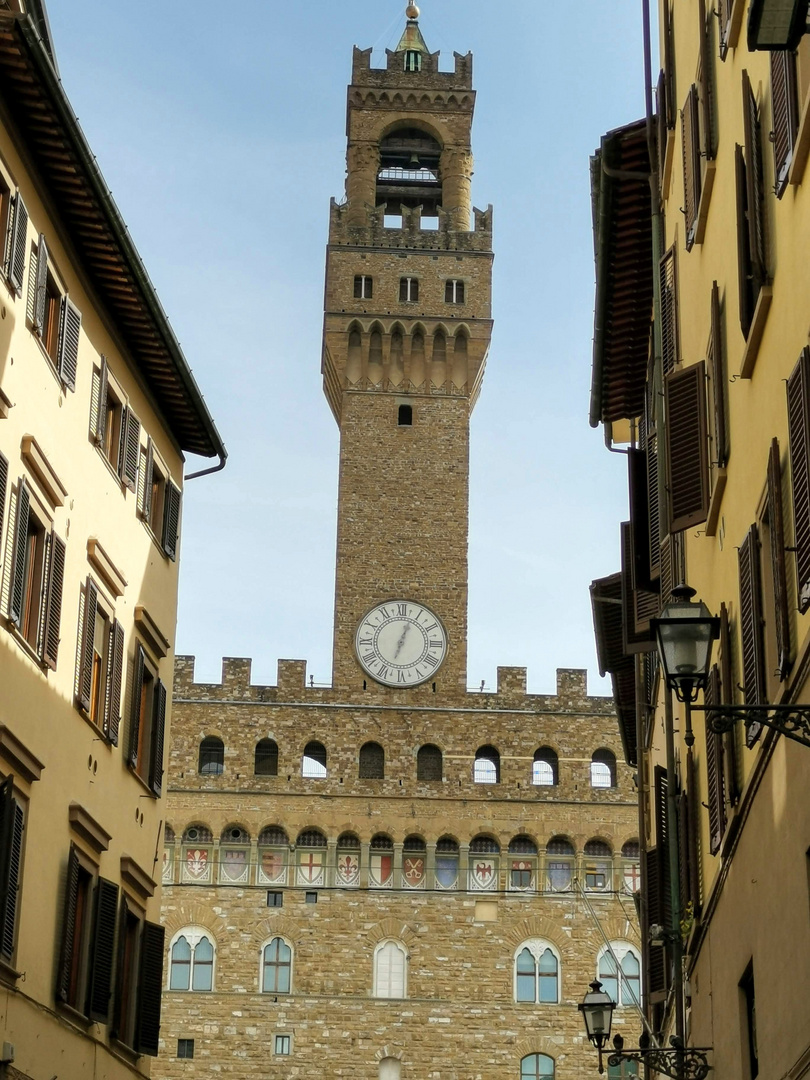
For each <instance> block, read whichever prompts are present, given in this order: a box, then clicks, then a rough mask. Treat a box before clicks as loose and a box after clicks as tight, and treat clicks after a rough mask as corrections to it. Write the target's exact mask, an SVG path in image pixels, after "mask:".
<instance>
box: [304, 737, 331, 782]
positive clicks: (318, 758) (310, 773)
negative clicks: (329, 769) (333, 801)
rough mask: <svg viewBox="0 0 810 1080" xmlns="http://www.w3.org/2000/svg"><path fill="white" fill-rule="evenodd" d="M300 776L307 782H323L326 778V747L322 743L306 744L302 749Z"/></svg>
mask: <svg viewBox="0 0 810 1080" xmlns="http://www.w3.org/2000/svg"><path fill="white" fill-rule="evenodd" d="M301 775H302V776H303V777H306V778H307V779H308V780H323V779H324V778H325V777H326V747H325V746H324V745H323V743H319V742H314V741H313V742H308V743H307V745H306V746H305V747H304V756H303V758H302V760H301Z"/></svg>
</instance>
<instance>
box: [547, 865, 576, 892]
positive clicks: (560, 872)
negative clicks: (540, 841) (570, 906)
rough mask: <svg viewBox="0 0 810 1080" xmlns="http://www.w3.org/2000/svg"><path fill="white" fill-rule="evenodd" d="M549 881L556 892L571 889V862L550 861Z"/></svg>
mask: <svg viewBox="0 0 810 1080" xmlns="http://www.w3.org/2000/svg"><path fill="white" fill-rule="evenodd" d="M548 883H549V885H550V886H551V888H552V889H554V891H555V892H561V891H563V890H565V889H570V887H571V864H570V863H567V862H550V863H549V864H548Z"/></svg>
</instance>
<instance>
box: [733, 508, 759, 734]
mask: <svg viewBox="0 0 810 1080" xmlns="http://www.w3.org/2000/svg"><path fill="white" fill-rule="evenodd" d="M739 567H740V638H741V643H742V663H743V671H742V675H743V686H744V690H745V700H746V702H748V703H751V704H758V703H759V702H761V701H764V700H765V664H764V659H765V658H764V643H763V639H762V591H761V586H760V575H759V533H758V530H757V526H756V524H754V525H752V526H751V528H750V529H749V530H748V532H747V533H746V536H745V540H743V542H742V544H741V546H740V551H739ZM761 728H762V725H761V724H759V723H758V722H757V721H753V722H751V723H750V724H749V725H748V727H747V730H746V738H745V741H746V744H747V745H748V746H752V745H753V744H754V743H755V742H756V740H757V738H758V737H759V733H760V731H761Z"/></svg>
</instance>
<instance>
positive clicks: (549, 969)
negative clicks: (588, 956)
mask: <svg viewBox="0 0 810 1080" xmlns="http://www.w3.org/2000/svg"><path fill="white" fill-rule="evenodd" d="M559 1000H560V957H559V954H558V953H557V950H556V949H555V948H554V946H553V945H550V944H549V943H548V942H547V941H542V940H541V939H539V938H533V939H532V940H531V941H524V942H523V944H522V945H521V946H520V947H519V948H518V950H517V952H516V953H515V1001H532V1002H535V1003H539V1004H541V1005H542V1004H556V1003H557V1002H558V1001H559Z"/></svg>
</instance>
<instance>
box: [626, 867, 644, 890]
mask: <svg viewBox="0 0 810 1080" xmlns="http://www.w3.org/2000/svg"><path fill="white" fill-rule="evenodd" d="M624 888H625V892H629V893H634V892H638V890H639V889H640V888H641V870H640V869H639V865H638V863H628V865H627V866H625V868H624Z"/></svg>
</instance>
